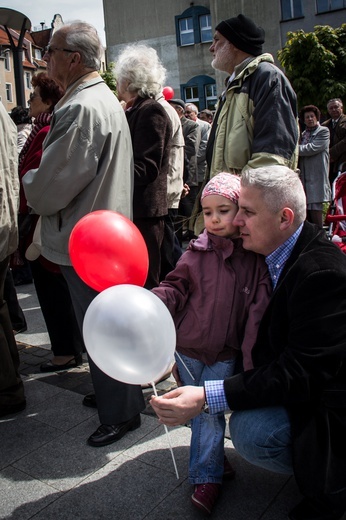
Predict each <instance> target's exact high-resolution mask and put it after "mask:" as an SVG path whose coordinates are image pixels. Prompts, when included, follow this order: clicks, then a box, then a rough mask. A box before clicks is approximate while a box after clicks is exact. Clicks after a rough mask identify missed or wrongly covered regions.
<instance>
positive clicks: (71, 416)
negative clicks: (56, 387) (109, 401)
mask: <svg viewBox="0 0 346 520" xmlns="http://www.w3.org/2000/svg"><path fill="white" fill-rule="evenodd" d="M41 384H42V385H44V386H45V387H46V386H49V385H46V384H44V383H41ZM35 409H36V420H38V421H41V422H43V423H46V424H50V425H51V426H53V427H54V428H58V429H60V430H62V431H68V430H70V429H71V428H73V427H74V426H76V425H78V424H80V423H81V422H83V421H85V420H87V419H88V418H89V417H92V416H94V415H95V410H93V409H92V408H87V407H86V406H81V398H80V395H79V394H76V393H75V392H70V391H69V390H61V391H60V392H59V393H57V394H56V395H55V396H54V397H52V398H50V399H49V400H47V401H44V402H42V403H39V404H37V405H36V407H35Z"/></svg>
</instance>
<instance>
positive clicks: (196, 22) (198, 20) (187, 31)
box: [175, 6, 213, 47]
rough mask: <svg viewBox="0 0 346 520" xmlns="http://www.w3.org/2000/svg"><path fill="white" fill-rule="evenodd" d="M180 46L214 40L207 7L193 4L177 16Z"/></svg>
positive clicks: (178, 43)
mask: <svg viewBox="0 0 346 520" xmlns="http://www.w3.org/2000/svg"><path fill="white" fill-rule="evenodd" d="M175 30H176V37H177V45H178V47H184V46H187V45H194V44H197V43H204V42H211V41H212V39H213V38H212V25H211V16H210V11H209V9H208V8H207V7H202V6H193V7H189V8H188V9H186V10H185V11H184V12H183V13H182V14H180V15H178V16H176V17H175Z"/></svg>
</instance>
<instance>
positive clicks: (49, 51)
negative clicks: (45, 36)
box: [44, 45, 77, 55]
mask: <svg viewBox="0 0 346 520" xmlns="http://www.w3.org/2000/svg"><path fill="white" fill-rule="evenodd" d="M55 51H62V52H77V51H72V50H71V49H62V48H61V47H51V46H50V45H47V47H45V48H44V53H45V54H49V55H51V54H53V52H55Z"/></svg>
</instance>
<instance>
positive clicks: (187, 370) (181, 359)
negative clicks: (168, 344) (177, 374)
mask: <svg viewBox="0 0 346 520" xmlns="http://www.w3.org/2000/svg"><path fill="white" fill-rule="evenodd" d="M175 355H176V356H177V357H178V358H179V361H180V362H181V363H182V365H184V367H185V369H186V372H187V373H188V374H189V376H190V377H191V379H192V380H193V381H195V378H194V377H193V375H192V374H191V372H190V370H189V369H188V368H187V366H186V365H185V363H184V361H183V358H182V357H181V355H180V354H179V352H177V351H175Z"/></svg>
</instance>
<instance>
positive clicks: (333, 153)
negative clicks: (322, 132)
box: [323, 98, 346, 185]
mask: <svg viewBox="0 0 346 520" xmlns="http://www.w3.org/2000/svg"><path fill="white" fill-rule="evenodd" d="M327 110H328V114H329V115H330V119H327V121H325V122H324V123H323V126H326V127H327V128H329V131H330V142H329V157H330V167H329V182H330V184H331V185H332V184H333V182H334V181H335V179H336V176H337V174H338V171H339V168H340V166H341V165H342V163H346V115H345V114H344V107H343V104H342V101H341V99H339V98H336V99H330V100H329V101H328V103H327ZM345 169H346V164H344V168H342V171H345Z"/></svg>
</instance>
